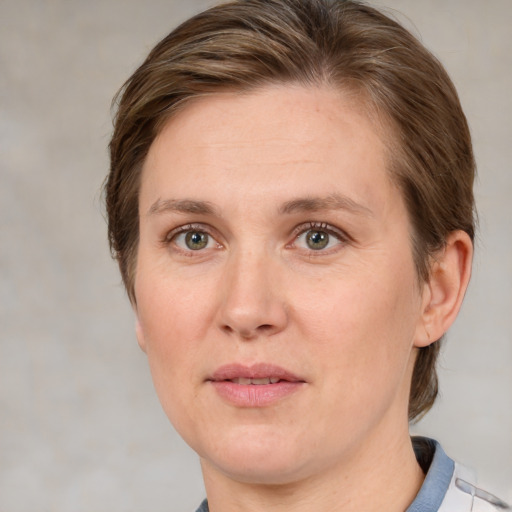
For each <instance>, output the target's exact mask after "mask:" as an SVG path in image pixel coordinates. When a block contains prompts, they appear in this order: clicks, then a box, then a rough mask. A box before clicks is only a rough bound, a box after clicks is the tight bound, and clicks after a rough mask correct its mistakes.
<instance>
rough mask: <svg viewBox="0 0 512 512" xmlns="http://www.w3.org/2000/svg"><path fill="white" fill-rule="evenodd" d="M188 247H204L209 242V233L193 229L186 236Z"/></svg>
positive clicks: (196, 248) (195, 249)
mask: <svg viewBox="0 0 512 512" xmlns="http://www.w3.org/2000/svg"><path fill="white" fill-rule="evenodd" d="M185 241H186V243H187V247H188V248H189V249H192V250H193V251H197V250H199V249H203V248H204V247H206V245H207V244H208V235H207V234H206V233H201V232H200V231H192V232H190V233H187V235H186V236H185Z"/></svg>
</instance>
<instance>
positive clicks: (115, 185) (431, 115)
mask: <svg viewBox="0 0 512 512" xmlns="http://www.w3.org/2000/svg"><path fill="white" fill-rule="evenodd" d="M273 83H280V84H283V83H284V84H286V83H295V84H303V85H328V86H331V87H337V88H341V89H345V90H351V91H355V92H358V93H360V94H361V95H362V97H363V98H365V104H366V107H368V109H372V110H373V111H375V112H377V114H378V117H379V118H380V119H382V120H383V122H384V123H385V124H387V125H388V126H389V127H390V128H391V136H390V137H389V139H390V140H388V141H387V142H388V150H389V152H390V154H391V162H390V174H391V176H392V178H393V179H394V180H395V182H396V183H397V185H398V186H399V187H400V189H401V191H402V194H403V197H404V199H405V202H406V205H407V209H408V213H409V217H410V222H411V225H412V234H411V238H412V248H413V254H414V260H415V264H416V267H417V271H418V276H419V278H420V280H421V281H426V280H427V279H428V277H429V268H430V261H431V257H432V256H433V254H434V253H435V252H436V251H438V250H439V249H441V248H442V247H443V246H444V244H445V240H446V237H447V235H448V234H449V233H450V232H451V231H454V230H458V229H462V230H464V231H466V232H467V233H468V234H469V235H470V237H471V239H473V238H474V199H473V191H472V188H473V180H474V173H475V164H474V158H473V153H472V147H471V138H470V134H469V129H468V125H467V122H466V118H465V116H464V113H463V111H462V108H461V106H460V103H459V99H458V97H457V93H456V91H455V88H454V86H453V84H452V82H451V81H450V78H449V77H448V75H447V74H446V72H445V70H444V69H443V67H442V65H441V64H440V63H439V62H438V61H437V59H436V58H435V57H434V56H433V55H432V54H431V53H429V52H428V51H427V50H426V49H425V48H424V47H423V45H422V44H421V43H420V42H419V41H418V40H417V39H416V38H415V37H413V36H412V35H411V34H410V33H409V32H408V31H407V30H405V29H404V28H403V27H402V26H401V25H399V24H398V23H396V22H395V21H393V20H392V19H390V18H389V17H387V16H385V15H384V14H382V13H381V12H379V11H377V10H376V9H373V8H371V7H369V6H367V5H365V4H363V3H362V2H357V1H350V0H347V1H343V0H334V1H331V0H234V1H232V2H228V3H225V4H222V5H219V6H217V7H213V8H211V9H209V10H207V11H205V12H203V13H201V14H199V15H197V16H195V17H193V18H191V19H189V20H188V21H186V22H185V23H183V24H182V25H181V26H179V27H178V28H177V29H175V30H174V31H173V32H171V33H170V34H169V35H168V36H167V37H166V38H164V39H163V40H162V41H161V42H160V43H158V44H157V46H156V47H155V48H154V49H153V50H152V51H151V53H150V54H149V56H148V57H147V59H146V60H145V62H144V63H143V64H142V65H141V66H140V67H139V68H138V69H137V70H136V71H135V73H134V74H133V75H132V76H131V77H130V78H129V80H128V81H127V82H126V83H125V85H124V87H123V88H122V89H121V91H120V92H119V93H118V95H117V96H116V98H115V100H116V101H117V104H118V108H117V114H116V116H115V125H114V133H113V136H112V140H111V143H110V158H111V168H110V174H109V176H108V179H107V181H106V184H105V192H106V208H107V215H108V230H109V240H110V245H111V249H112V252H113V255H114V256H115V258H116V259H117V260H118V263H119V267H120V269H121V274H122V277H123V281H124V283H125V286H126V289H127V291H128V295H129V296H130V299H131V300H132V302H135V296H134V279H135V266H136V258H137V247H138V236H139V231H138V230H139V225H138V223H139V218H138V192H139V184H140V175H141V169H142V165H143V163H144V160H145V157H146V155H147V153H148V150H149V147H150V146H151V144H152V142H153V140H154V139H155V137H156V135H157V134H158V133H159V130H160V129H161V127H162V126H163V125H164V124H165V122H166V121H167V120H168V119H169V118H170V117H171V116H172V115H173V114H174V113H175V112H176V111H177V109H179V108H181V107H182V106H183V105H186V103H187V101H188V100H190V99H193V98H195V97H198V96H199V95H204V94H209V93H214V92H217V91H220V90H226V89H229V90H234V91H247V90H253V89H255V88H257V87H260V86H263V85H268V84H273ZM439 347H440V341H439V342H436V343H432V344H431V345H430V346H428V347H425V348H422V349H420V350H419V352H418V356H417V359H416V362H415V368H414V375H413V379H412V386H411V393H410V400H409V418H410V419H411V420H412V419H416V418H418V417H419V416H421V415H423V414H424V413H425V412H427V411H428V410H429V409H430V407H431V406H432V405H433V403H434V400H435V398H436V396H437V392H438V383H437V374H436V359H437V355H438V353H439Z"/></svg>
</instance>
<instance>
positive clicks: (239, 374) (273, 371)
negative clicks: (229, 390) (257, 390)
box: [208, 363, 305, 386]
mask: <svg viewBox="0 0 512 512" xmlns="http://www.w3.org/2000/svg"><path fill="white" fill-rule="evenodd" d="M208 380H210V381H212V382H222V381H229V382H232V383H233V384H239V385H242V386H264V385H268V384H278V383H280V382H305V381H304V380H303V379H301V378H300V377H298V376H296V375H294V374H293V373H292V372H290V371H288V370H285V369H284V368H281V367H279V366H276V365H273V364H267V363H257V364H254V365H251V366H245V365H241V364H228V365H225V366H221V367H220V368H218V369H217V370H216V371H215V372H214V373H213V374H212V376H211V377H210V378H209V379H208Z"/></svg>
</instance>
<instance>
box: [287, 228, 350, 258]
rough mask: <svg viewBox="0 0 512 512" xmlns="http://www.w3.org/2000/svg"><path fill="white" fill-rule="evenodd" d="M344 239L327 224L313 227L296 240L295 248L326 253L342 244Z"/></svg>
mask: <svg viewBox="0 0 512 512" xmlns="http://www.w3.org/2000/svg"><path fill="white" fill-rule="evenodd" d="M343 240H344V237H343V236H342V235H341V234H339V233H337V232H335V231H334V229H332V228H330V227H328V226H327V225H325V224H322V225H319V226H316V225H312V226H311V227H309V229H306V230H303V231H302V232H300V233H299V235H298V236H297V238H296V239H295V246H296V247H298V248H300V249H307V250H310V251H325V250H326V249H332V248H334V247H335V246H337V245H339V244H341V243H342V242H343Z"/></svg>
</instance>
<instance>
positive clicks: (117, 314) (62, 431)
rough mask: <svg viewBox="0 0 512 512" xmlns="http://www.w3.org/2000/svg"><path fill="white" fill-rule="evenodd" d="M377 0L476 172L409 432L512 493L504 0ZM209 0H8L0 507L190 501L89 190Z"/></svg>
mask: <svg viewBox="0 0 512 512" xmlns="http://www.w3.org/2000/svg"><path fill="white" fill-rule="evenodd" d="M383 3H385V4H386V5H387V6H388V7H390V8H393V9H397V10H398V11H401V12H402V13H404V14H405V16H400V19H401V20H402V21H403V22H404V23H406V24H407V25H408V26H409V27H412V29H413V31H414V32H415V33H417V34H420V35H421V37H422V39H423V41H424V42H425V44H426V45H427V46H428V47H429V48H431V49H432V50H433V51H434V52H435V53H436V54H437V55H438V56H439V57H440V58H441V60H442V61H443V62H444V63H445V65H446V67H447V68H448V70H449V72H450V73H451V75H452V77H453V79H454V81H455V83H456V85H457V86H458V88H459V91H460V95H461V99H462V103H463V105H464V107H465V109H466V112H467V115H468V118H469V120H470V124H471V126H472V131H473V135H474V140H475V150H476V155H477V160H478V164H479V172H480V178H479V182H478V186H477V191H476V192H477V198H478V202H479V208H480V215H481V231H480V239H479V243H478V254H477V259H476V262H475V267H474V277H473V282H472V285H471V289H470V292H469V294H468V297H467V300H466V303H465V306H464V309H463V312H462V314H461V316H460V318H459V320H458V321H457V324H456V326H455V328H454V329H453V330H452V332H451V334H450V336H449V342H448V345H447V347H446V350H445V352H444V355H443V357H442V361H441V363H442V369H441V385H442V397H441V399H440V401H439V403H438V404H437V406H436V407H435V409H434V410H433V411H432V412H431V413H430V414H429V415H428V416H427V418H426V419H425V420H424V421H423V422H422V423H421V424H420V425H418V426H417V427H415V429H414V430H415V431H416V432H421V433H427V434H429V435H432V436H434V437H437V438H438V439H440V440H441V441H442V443H443V444H444V446H445V448H446V450H447V451H448V452H449V453H450V454H451V455H452V456H454V457H455V458H457V459H459V460H460V461H462V462H464V463H466V464H469V465H470V466H473V467H476V468H478V469H479V473H480V476H481V481H482V482H483V483H484V484H485V485H487V486H488V487H490V488H492V489H493V490H495V491H496V492H497V493H499V494H501V495H502V497H504V498H505V499H507V500H509V501H512V371H511V364H512V320H511V318H512V207H511V203H510V198H511V197H512V172H511V167H510V166H511V162H512V140H511V139H512V137H511V135H512V129H511V119H512V104H511V96H512V94H511V91H512V58H511V53H512V36H511V27H512V2H510V0H487V1H486V2H482V1H480V0H430V1H406V0H389V1H387V2H383ZM208 4H209V2H206V1H202V0H201V1H199V0H195V1H185V0H165V1H163V0H149V1H147V2H141V1H138V0H126V1H121V0H115V1H99V0H89V1H87V2H86V1H78V0H74V1H69V0H53V1H50V0H47V1H43V0H7V1H6V0H3V1H2V2H1V3H0V109H1V110H0V216H1V217H0V279H1V281H0V512H28V511H34V510H38V511H54V512H60V511H66V512H70V511H77V512H79V511H88V512H102V511H105V512H107V511H109V512H112V511H114V512H115V511H123V512H124V511H130V512H131V511H150V510H151V511H152V512H164V511H166V512H174V511H191V510H195V508H194V507H195V506H196V505H197V504H198V502H199V501H200V499H201V497H202V495H203V490H202V483H201V476H200V472H199V465H198V463H197V461H196V458H195V456H194V454H193V453H191V451H190V450H189V449H188V448H187V447H186V446H184V444H183V442H182V441H181V440H180V439H178V437H177V435H176V434H175V433H174V431H173V429H172V428H171V426H170V425H169V424H168V422H167V419H166V418H165V417H164V414H163V413H162V412H161V411H160V406H159V404H158V403H157V399H156V398H155V396H154V392H153V389H152V384H151V381H150V377H149V372H148V370H147V368H146V361H145V358H144V356H143V354H142V352H140V351H139V349H138V347H137V345H136V342H135V337H134V334H133V318H132V315H131V311H130V307H129V304H128V301H127V299H126V298H125V296H124V292H123V289H122V287H121V285H120V279H119V276H118V274H117V269H116V267H115V265H114V263H113V262H112V261H111V260H110V258H109V254H108V250H107V242H106V229H105V222H104V220H103V218H102V207H101V201H100V192H99V191H100V187H101V183H102V180H103V177H104V175H105V172H106V169H107V166H108V162H107V151H106V146H107V144H108V140H109V134H110V132H111V121H110V114H109V103H110V99H111V97H112V95H113V93H114V92H115V90H116V89H117V88H118V87H119V86H120V85H121V83H122V82H123V81H124V80H125V79H126V78H127V77H128V75H129V74H130V72H131V71H133V70H134V68H135V66H136V65H137V64H138V63H140V62H141V59H142V58H143V57H144V56H145V54H146V53H147V51H149V49H150V48H151V47H152V45H153V44H154V43H156V42H157V40H158V39H159V38H161V37H162V36H164V35H165V34H166V33H167V32H168V31H169V30H170V28H172V27H173V26H174V25H175V24H176V23H177V22H179V21H181V20H183V19H184V18H185V17H187V16H188V15H190V14H191V13H193V12H197V11H198V10H200V9H201V8H202V7H205V6H206V5H208ZM378 5H381V3H380V2H379V3H378Z"/></svg>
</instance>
